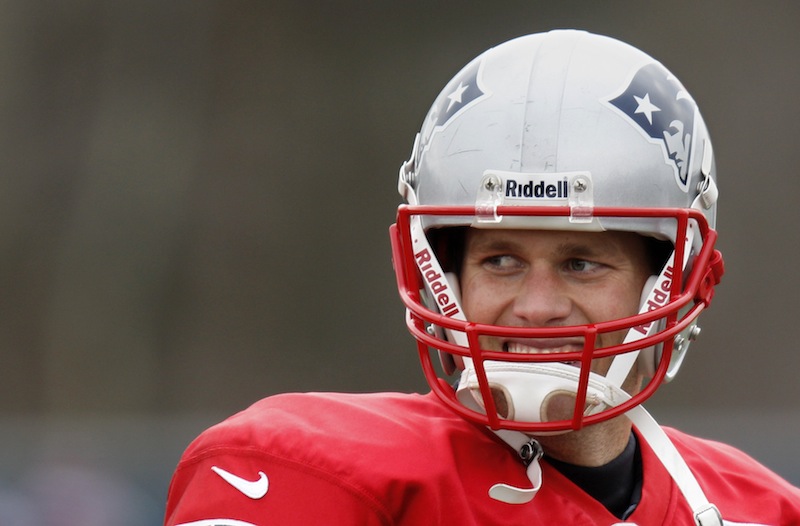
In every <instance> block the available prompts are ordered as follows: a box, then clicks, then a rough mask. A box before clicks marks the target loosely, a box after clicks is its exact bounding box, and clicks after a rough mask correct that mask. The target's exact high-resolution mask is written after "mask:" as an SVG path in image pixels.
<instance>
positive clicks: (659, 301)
mask: <svg viewBox="0 0 800 526" xmlns="http://www.w3.org/2000/svg"><path fill="white" fill-rule="evenodd" d="M672 276H673V267H672V266H671V265H670V266H669V267H667V269H666V270H665V271H664V273H663V274H662V275H660V276H659V277H658V281H657V282H656V286H655V287H653V291H652V292H650V294H648V296H647V302H646V303H645V304H646V305H647V312H652V311H654V310H656V309H658V308H661V307H663V306H665V305H666V304H667V300H669V292H670V289H671V288H672ZM643 307H644V305H643ZM652 325H653V322H650V323H646V324H644V325H637V326H636V327H633V330H635V331H636V332H638V333H640V334H641V335H642V336H647V333H648V332H649V331H650V327H651V326H652Z"/></svg>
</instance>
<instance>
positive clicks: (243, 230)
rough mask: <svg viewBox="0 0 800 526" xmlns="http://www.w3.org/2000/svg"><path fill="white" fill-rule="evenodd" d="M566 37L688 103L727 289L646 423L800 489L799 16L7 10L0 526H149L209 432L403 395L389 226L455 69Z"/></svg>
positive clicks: (471, 8)
mask: <svg viewBox="0 0 800 526" xmlns="http://www.w3.org/2000/svg"><path fill="white" fill-rule="evenodd" d="M560 27H577V28H583V29H588V30H591V31H595V32H599V33H605V34H609V35H611V36H615V37H618V38H620V39H622V40H625V41H627V42H630V43H631V44H634V45H636V46H637V47H640V48H642V49H643V50H645V51H647V52H649V53H650V54H652V55H654V56H655V57H657V58H659V59H660V60H661V61H662V62H664V63H665V64H666V65H667V67H669V68H670V69H671V70H672V71H673V72H674V73H675V74H676V75H678V77H679V78H680V79H681V80H682V82H683V84H684V85H685V86H686V87H687V88H688V89H689V90H690V91H691V92H692V94H693V95H694V97H695V99H697V101H698V102H699V104H700V107H701V109H702V111H703V114H704V117H705V120H706V122H707V124H708V126H709V128H710V130H711V133H712V137H713V138H714V141H715V143H714V144H715V151H716V155H717V162H718V167H719V172H720V186H721V204H720V212H719V213H720V220H719V229H720V231H721V240H720V246H721V249H722V250H723V253H724V254H725V256H726V262H727V274H726V275H725V279H724V282H723V284H722V286H721V287H720V288H719V291H718V293H717V297H716V299H715V305H714V306H713V308H712V309H711V310H710V311H709V312H708V314H707V315H706V316H705V321H704V323H703V329H704V331H703V334H702V336H701V338H700V341H699V342H698V343H697V344H695V345H694V346H693V348H692V352H691V354H690V356H689V358H688V359H687V363H686V365H685V366H684V369H683V371H682V373H681V375H680V376H679V377H678V379H677V380H676V381H675V382H673V383H672V384H670V385H668V386H666V387H664V388H663V389H662V390H661V391H659V393H658V394H657V395H656V397H655V399H654V400H652V401H651V403H649V404H648V407H649V408H650V409H651V410H652V412H653V413H654V414H655V415H656V417H657V418H659V420H660V421H661V422H663V423H667V424H670V425H676V426H679V427H682V428H684V429H686V430H688V431H691V432H695V433H698V434H701V435H704V436H708V437H712V438H718V439H722V440H724V441H727V442H730V443H733V444H735V445H737V446H740V447H743V448H745V449H746V450H747V451H749V452H750V453H751V454H753V455H754V456H756V458H758V459H760V460H761V461H762V462H765V463H766V464H768V465H769V466H770V467H772V468H773V469H775V470H777V471H778V472H779V473H781V474H782V475H783V476H785V477H787V478H788V479H790V480H792V481H793V482H794V483H795V484H798V483H800V458H798V457H800V455H798V454H797V446H796V444H797V443H798V439H800V410H798V408H797V400H798V399H800V382H798V381H797V375H798V371H800V352H798V351H797V344H796V338H795V332H794V329H795V328H796V327H797V324H798V322H797V313H798V309H797V307H796V302H797V301H798V297H799V296H800V294H799V293H800V279H799V278H798V277H797V270H796V268H797V262H798V261H799V260H800V254H798V252H799V250H800V245H799V244H798V224H799V223H800V207H798V202H797V199H798V197H800V182H799V181H798V166H800V148H798V147H797V145H796V142H797V138H798V137H800V103H798V93H800V67H799V66H798V59H797V56H798V51H800V31H798V27H800V3H797V2H793V1H789V0H786V1H764V2H751V1H745V0H732V1H727V0H726V1H723V0H711V1H703V2H696V1H688V0H687V1H675V2H642V1H615V2H603V1H582V2H581V1H564V0H562V1H548V2H544V1H531V0H529V1H495V2H481V3H468V2H430V1H429V2H425V1H418V0H411V1H406V2H391V3H390V2H357V1H320V0H316V1H289V0H285V1H236V0H229V1H210V0H191V1H189V0H177V1H163V0H135V1H134V0H127V1H107V0H106V1H101V0H42V1H38V0H33V1H31V0H0V134H1V138H2V139H1V140H2V142H0V145H2V155H0V291H1V292H2V293H0V345H2V354H0V356H1V357H2V358H1V359H2V361H1V362H0V363H2V368H1V369H0V370H1V371H2V373H0V374H2V381H1V382H0V524H2V525H3V526H7V525H8V526H18V525H21V526H34V525H35V526H51V525H58V526H70V525H72V524H75V525H77V524H80V525H81V526H95V525H97V526H99V525H108V524H115V525H128V524H130V525H133V524H137V525H141V524H150V525H157V524H160V521H161V516H162V514H163V502H164V499H165V493H166V488H167V484H168V481H169V477H170V474H171V471H172V469H173V468H174V466H175V463H176V462H177V460H178V457H179V455H180V453H181V451H182V449H183V448H184V447H185V446H186V445H187V443H188V442H189V441H190V440H191V439H192V438H193V437H194V436H195V435H196V434H197V433H199V432H200V431H201V430H202V429H203V428H205V427H207V426H208V425H210V424H212V423H214V422H216V421H217V420H219V419H221V418H223V417H224V416H226V415H228V414H230V413H232V412H234V411H237V410H239V409H242V408H244V407H246V406H247V405H249V404H250V403H251V402H253V401H255V400H257V399H259V398H261V397H263V396H265V395H269V394H273V393H277V392H282V391H297V390H300V391H305V390H346V391H373V390H400V391H415V390H416V391H419V390H424V389H425V384H424V381H423V380H422V375H421V372H419V365H418V363H417V359H416V357H415V351H414V347H413V345H412V340H411V337H410V336H408V335H407V333H406V332H405V328H404V325H403V310H402V308H401V307H400V302H399V300H398V299H397V295H396V291H395V285H394V278H393V274H392V268H391V261H390V257H389V243H388V238H387V229H388V226H389V224H390V223H391V222H392V221H393V216H394V210H395V207H396V205H397V204H398V202H399V197H398V196H397V194H396V174H397V169H398V167H399V165H400V163H401V162H402V161H404V160H405V159H406V158H407V157H408V155H409V153H410V149H411V145H412V140H413V137H414V134H415V133H416V131H417V129H418V128H419V126H420V124H421V122H422V119H423V117H424V116H425V113H426V112H427V110H428V107H429V105H430V104H431V102H432V101H433V99H434V97H435V95H436V94H437V93H438V92H439V90H440V89H441V88H442V87H443V86H444V84H445V83H446V82H447V81H448V80H449V79H450V78H451V76H452V75H453V74H455V73H456V72H457V71H458V70H459V69H460V67H461V66H462V65H463V64H465V63H466V62H467V61H468V60H470V59H471V58H472V57H474V56H475V55H476V54H478V53H479V52H481V51H482V50H484V49H485V48H487V47H489V46H491V45H493V44H496V43H499V42H501V41H504V40H507V39H509V38H511V37H514V36H518V35H522V34H525V33H530V32H537V31H542V30H547V29H551V28H560Z"/></svg>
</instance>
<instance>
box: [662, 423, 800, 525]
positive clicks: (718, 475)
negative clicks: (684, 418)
mask: <svg viewBox="0 0 800 526" xmlns="http://www.w3.org/2000/svg"><path fill="white" fill-rule="evenodd" d="M665 431H666V433H667V435H668V436H669V437H670V440H671V441H672V442H673V444H675V447H676V448H677V449H678V451H679V452H680V454H681V456H682V457H683V459H684V460H685V461H686V463H687V465H688V466H689V467H690V469H691V470H692V471H693V472H694V474H695V476H696V477H697V479H698V482H700V485H701V486H702V487H703V488H705V489H707V490H708V491H709V493H712V494H713V493H716V494H718V495H720V498H729V499H730V500H732V501H738V502H739V503H740V504H741V502H748V501H753V502H757V501H759V499H760V498H762V497H765V496H770V498H778V499H781V498H784V499H788V501H789V502H793V503H794V506H795V509H796V508H797V503H798V502H800V489H798V488H795V487H793V486H792V485H791V484H789V483H788V482H787V481H786V480H784V479H783V478H782V477H780V476H779V475H778V474H776V473H775V472H773V471H772V470H770V469H769V468H767V467H766V466H764V465H763V464H761V463H760V462H759V461H757V460H756V459H754V458H753V457H751V456H750V455H748V454H747V453H745V452H743V451H741V450H740V449H737V448H735V447H733V446H731V445H728V444H725V443H723V442H719V441H716V440H710V439H706V438H699V437H696V436H692V435H689V434H687V433H684V432H681V431H678V430H676V429H672V428H665ZM745 497H747V498H745Z"/></svg>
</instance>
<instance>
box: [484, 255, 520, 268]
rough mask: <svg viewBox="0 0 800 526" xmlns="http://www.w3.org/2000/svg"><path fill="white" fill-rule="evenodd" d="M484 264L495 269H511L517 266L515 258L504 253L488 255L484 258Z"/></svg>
mask: <svg viewBox="0 0 800 526" xmlns="http://www.w3.org/2000/svg"><path fill="white" fill-rule="evenodd" d="M484 264H486V265H489V266H490V267H493V268H497V269H513V268H516V267H518V266H519V262H518V261H517V259H516V258H514V257H512V256H506V255H500V256H490V257H488V258H486V259H484Z"/></svg>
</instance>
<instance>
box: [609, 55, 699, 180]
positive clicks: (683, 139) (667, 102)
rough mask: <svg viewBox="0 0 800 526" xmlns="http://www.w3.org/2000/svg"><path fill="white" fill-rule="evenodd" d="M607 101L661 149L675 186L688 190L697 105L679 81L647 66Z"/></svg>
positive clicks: (661, 67) (656, 68) (665, 72)
mask: <svg viewBox="0 0 800 526" xmlns="http://www.w3.org/2000/svg"><path fill="white" fill-rule="evenodd" d="M609 102H610V103H611V104H612V105H614V106H615V107H616V108H618V109H619V110H620V111H622V113H624V114H625V115H626V116H627V117H628V118H629V119H630V120H631V121H632V122H633V123H635V124H636V125H637V126H638V127H639V128H640V129H641V130H642V131H643V132H644V133H645V134H646V135H647V136H648V137H650V140H651V141H652V142H656V143H660V144H661V145H662V146H663V147H664V151H665V156H666V159H665V160H666V161H667V163H668V164H671V165H672V166H673V168H674V170H675V178H676V181H677V182H678V185H679V186H680V187H681V188H682V189H683V190H684V191H687V190H688V180H689V166H690V163H691V158H690V157H691V153H692V140H693V135H694V121H695V115H696V112H697V105H696V104H695V102H694V100H692V98H691V97H690V96H689V93H688V92H687V91H686V90H685V89H684V87H683V86H682V85H681V84H680V82H678V80H677V79H676V78H675V77H673V76H672V75H670V73H669V72H668V71H667V70H666V69H664V67H663V66H661V65H660V64H649V65H647V66H644V67H643V68H641V69H640V70H639V71H637V72H636V74H635V75H634V77H633V79H632V80H631V83H630V85H629V86H628V87H627V88H626V89H625V91H623V92H622V94H621V95H619V96H618V97H616V98H614V99H612V100H610V101H609Z"/></svg>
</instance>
